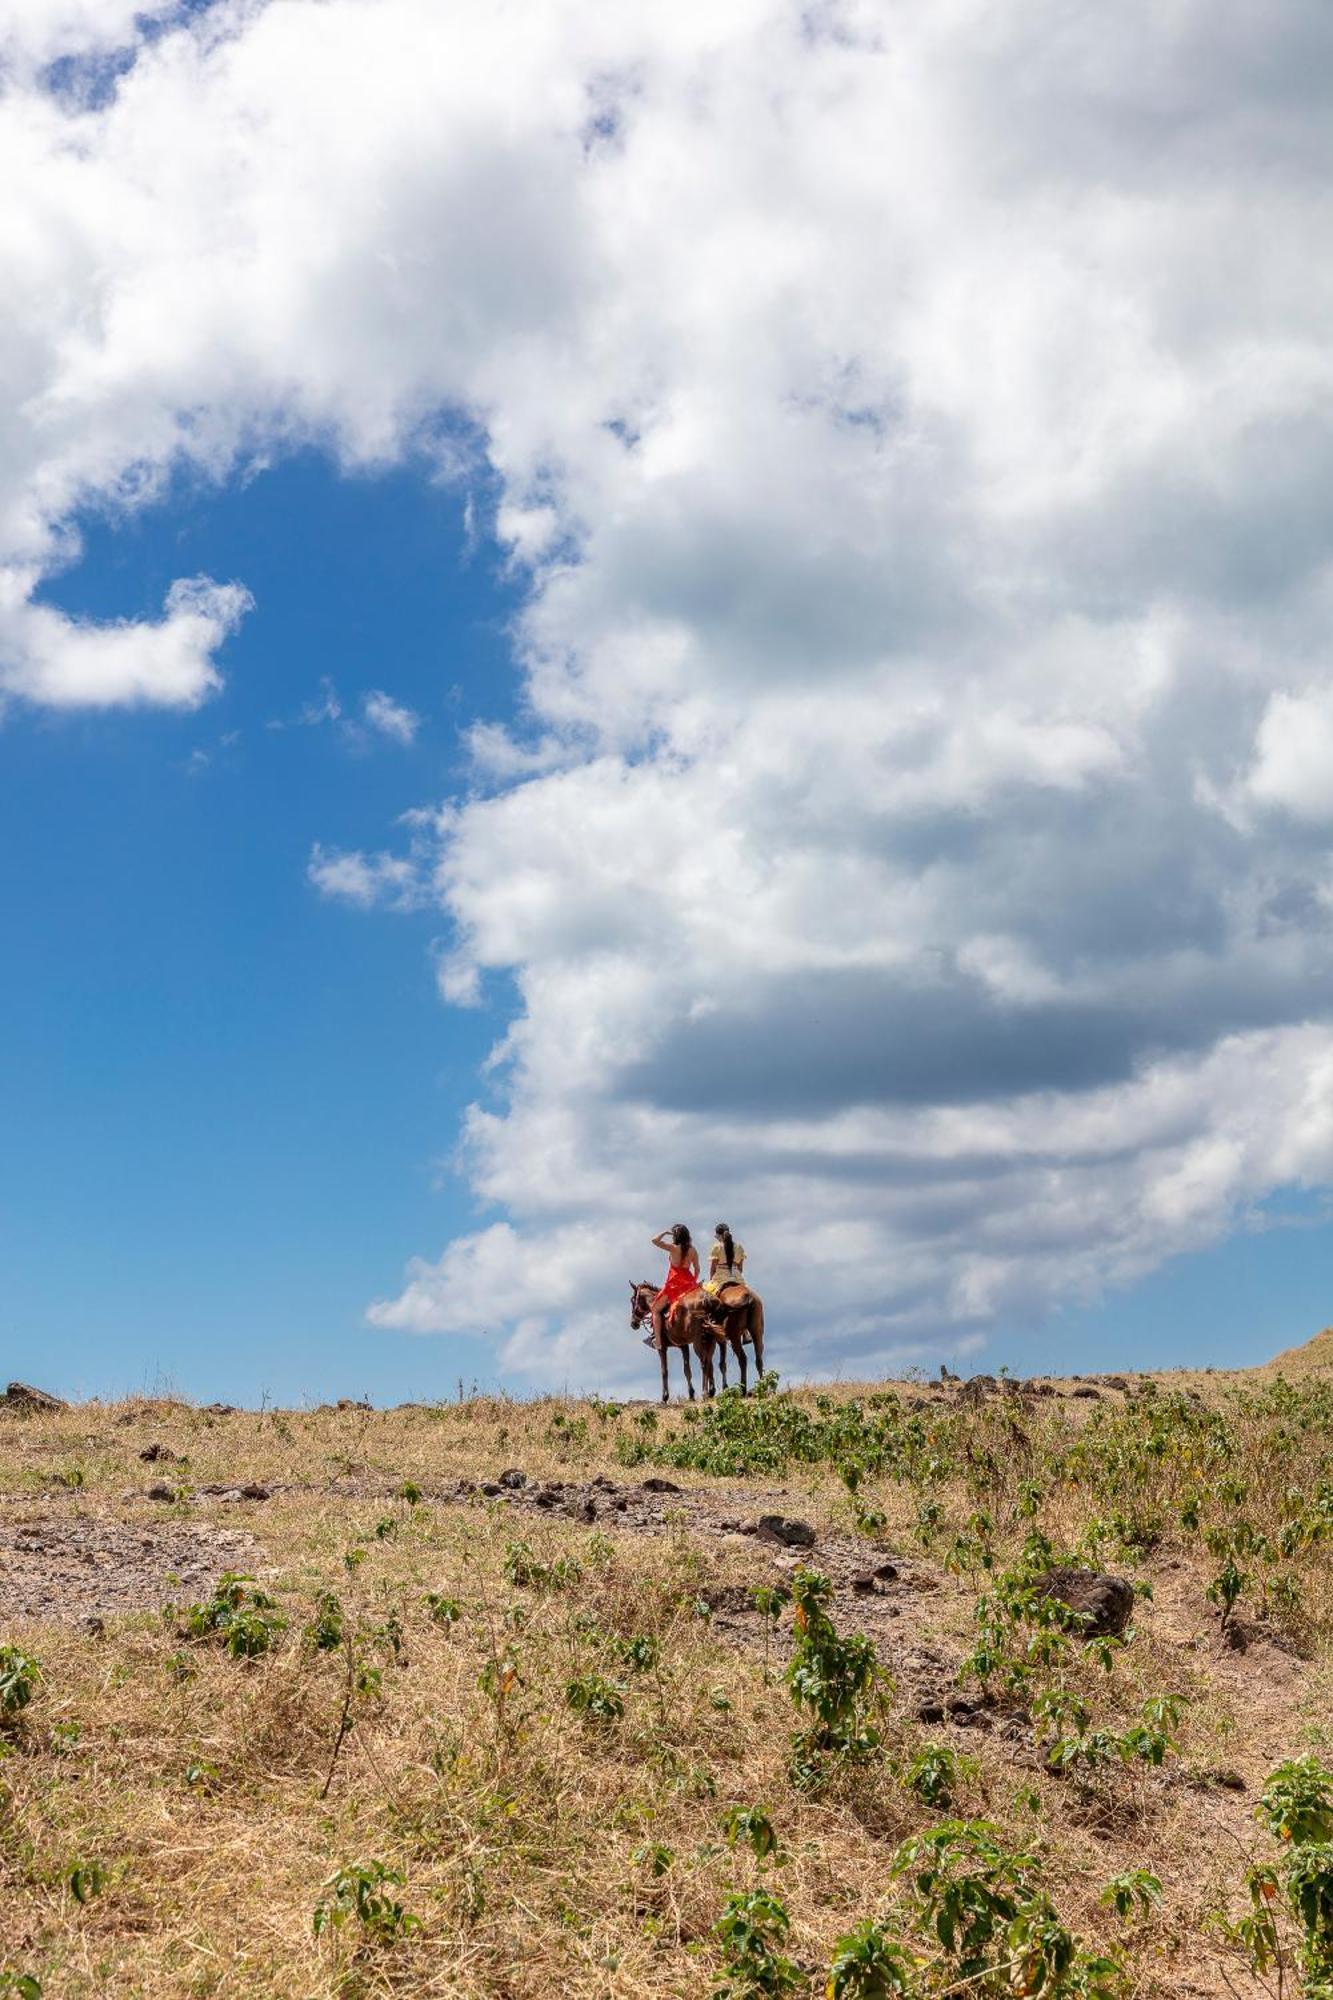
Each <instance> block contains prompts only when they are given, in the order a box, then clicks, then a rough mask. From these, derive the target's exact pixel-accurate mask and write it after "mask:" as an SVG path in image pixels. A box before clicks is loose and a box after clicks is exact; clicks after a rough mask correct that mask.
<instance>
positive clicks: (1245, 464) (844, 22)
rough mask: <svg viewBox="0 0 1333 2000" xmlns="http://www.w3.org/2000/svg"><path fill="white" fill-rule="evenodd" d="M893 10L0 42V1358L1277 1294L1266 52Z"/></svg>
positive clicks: (887, 1333) (1312, 1105) (298, 1368)
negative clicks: (735, 1272)
mask: <svg viewBox="0 0 1333 2000" xmlns="http://www.w3.org/2000/svg"><path fill="white" fill-rule="evenodd" d="M890 12H891V15H892V22H893V33H892V34H891V35H886V34H885V33H884V32H882V30H883V18H882V17H883V13H884V10H883V9H882V8H879V7H877V6H874V5H868V4H866V0H834V4H831V5H829V6H827V7H821V8H819V9H816V10H813V11H812V10H810V9H808V8H804V7H793V6H792V5H790V4H789V0H730V4H727V5H724V6H721V7H719V6H717V5H715V4H708V5H705V4H704V0H681V4H680V5H679V6H677V7H674V8H671V9H656V10H652V9H648V10H644V9H625V8H619V9H617V8H608V7H606V6H604V5H601V4H599V0H514V4H513V5H512V6H509V7H505V8H503V9H497V8H494V7H492V6H488V5H486V4H483V0H461V4H459V5H458V6H451V7H449V8H441V7H440V6H439V5H438V4H437V0H282V4H277V0H255V4H247V5H246V6H243V7H233V6H230V5H226V4H221V3H220V4H216V5H212V6H198V5H192V4H191V5H180V4H177V0H161V3H160V4H151V5H149V6H148V7H147V8H145V7H144V5H143V4H142V0H61V5H60V6H59V7H58V8H56V7H51V6H48V5H46V4H45V0H33V4H28V5H26V6H23V7H20V8H19V9H17V10H13V9H11V10H10V15H9V17H7V19H6V21H5V22H4V23H3V24H0V114H3V115H0V169H3V172H4V176H5V183H6V187H7V190H8V199H7V201H6V204H5V206H4V211H3V214H0V296H3V297H4V298H5V300H6V302H7V309H6V312H5V314H4V315H3V316H0V815H3V826H0V840H2V842H3V845H0V852H2V853H3V854H4V856H5V861H6V866H5V867H4V869H3V870H2V871H0V920H2V921H3V925H4V929H3V933H0V934H2V935H3V937H4V940H5V946H6V953H5V963H4V973H5V977H4V980H3V982H0V1373H2V1372H3V1370H4V1368H5V1367H8V1368H9V1369H10V1371H11V1372H13V1373H15V1374H19V1375H26V1376H35V1377H38V1378H39V1379H42V1380H45V1381H47V1382H49V1383H50V1384H51V1386H53V1387H55V1388H58V1389H63V1390H67V1391H75V1392H78V1391H94V1390H98V1391H102V1390H105V1391H117V1390H122V1389H126V1388H134V1387H142V1386H145V1385H152V1384H153V1383H155V1382H160V1381H170V1382H173V1383H175V1384H177V1385H178V1386H179V1387H181V1388H182V1389H184V1390H187V1391H188V1392H190V1393H193V1394H198V1395H202V1396H219V1395H220V1396H224V1397H227V1398H229V1399H231V1400H239V1399H245V1400H252V1399H255V1398H257V1397H258V1396H260V1395H261V1394H265V1393H267V1394H268V1395H270V1396H271V1397H276V1398H278V1399H280V1400H284V1401H299V1400H301V1399H303V1398H319V1397H322V1396H326V1395H331V1394H335V1393H344V1392H356V1393H360V1392H363V1391H368V1392H369V1393H370V1394H371V1395H372V1396H374V1397H375V1399H376V1400H378V1401H391V1400H394V1399H396V1398H400V1397H404V1396H417V1395H428V1394H433V1393H437V1392H441V1391H448V1390H452V1389H453V1388H454V1387H455V1385H456V1383H457V1381H458V1379H459V1377H460V1376H462V1377H463V1378H464V1379H465V1380H466V1381H471V1380H472V1379H474V1378H475V1379H477V1380H479V1381H499V1382H502V1383H504V1384H505V1385H506V1386H508V1387H511V1388H513V1389H515V1390H517V1391H528V1390H534V1389H543V1388H563V1387H566V1386H568V1387H570V1388H572V1389H606V1390H614V1391H618V1392H635V1391H640V1392H641V1391H642V1390H643V1389H644V1388H645V1387H649V1388H651V1386H652V1385H651V1381H650V1380H649V1377H650V1375H651V1364H649V1366H648V1367H647V1368H645V1355H644V1352H643V1349H642V1348H641V1347H640V1346H639V1345H638V1343H637V1342H635V1341H634V1340H633V1339H632V1338H631V1336H630V1335H629V1332H628V1329H627V1327H626V1325H625V1318H626V1313H625V1297H626V1295H625V1291H624V1285H625V1280H626V1278H627V1277H631V1276H632V1277H635V1278H638V1277H641V1276H644V1275H646V1274H647V1273H648V1272H649V1271H650V1270H651V1269H652V1268H653V1267H654V1264H655V1261H656V1253H654V1252H652V1251H650V1249H649V1244H648V1239H649V1237H650V1236H651V1235H652V1234H653V1233H655V1232H656V1231H657V1230H659V1229H662V1228H663V1227H665V1226H666V1225H667V1224H669V1223H671V1222H674V1221H675V1220H677V1219H680V1218H682V1217H683V1218H685V1219H686V1220H688V1221H689V1222H691V1223H692V1224H693V1225H694V1227H695V1228H696V1230H697V1231H699V1232H701V1233H705V1234H706V1233H707V1231H708V1230H709V1229H710V1228H711V1226H712V1224H713V1222H714V1221H715V1220H716V1219H718V1218H719V1217H725V1218H726V1219H727V1220H728V1221H729V1222H731V1224H732V1225H733V1226H734V1227H735V1228H736V1230H737V1231H738V1233H739V1234H740V1235H741V1237H742V1240H743V1241H744V1242H745V1243H746V1245H747V1248H748V1250H749V1252H750V1259H751V1266H750V1268H751V1271H752V1274H753V1276H754V1278H755V1281H756V1283H757V1284H758V1285H759V1287H760V1289H761V1290H763V1291H764V1292H765V1294H766V1302H767V1309H768V1324H769V1329H770V1335H771V1340H770V1347H771V1358H772V1360H773V1361H774V1363H775V1365H777V1367H778V1368H779V1369H780V1370H781V1371H782V1372H783V1373H784V1374H786V1375H788V1376H796V1377H800V1376H803V1375H811V1374H840V1375H843V1376H846V1377H853V1376H864V1375H869V1374H874V1373H877V1372H884V1371H890V1372H893V1371H902V1370H904V1369H906V1368H909V1367H921V1368H925V1369H928V1370H931V1371H933V1370H934V1369H936V1368H937V1367H938V1366H939V1365H940V1363H941V1362H947V1363H948V1364H949V1365H950V1366H952V1367H955V1368H974V1367H992V1368H993V1367H998V1366H999V1365H1001V1364H1002V1363H1007V1364H1008V1365H1009V1366H1011V1367H1014V1368H1017V1369H1024V1370H1028V1369H1033V1368H1037V1367H1047V1366H1057V1365H1058V1366H1062V1367H1066V1368H1071V1369H1095V1368H1099V1367H1114V1366H1130V1365H1134V1364H1136V1363H1146V1362H1156V1363H1162V1364H1166V1363H1170V1362H1182V1363H1193V1364H1205V1365H1206V1364H1207V1363H1210V1362H1211V1363H1213V1364H1215V1365H1222V1364H1225V1363H1228V1362H1236V1361H1243V1360H1258V1359H1261V1358H1263V1357H1264V1356H1265V1355H1266V1354H1268V1353H1270V1352H1272V1351H1274V1350H1275V1349H1277V1348H1280V1347H1283V1346H1286V1345H1289V1344H1292V1343H1295V1342H1297V1341H1299V1340H1300V1339H1302V1338H1303V1337H1306V1336H1308V1335H1309V1334H1310V1333H1312V1332H1314V1331H1315V1330H1316V1329H1317V1328H1318V1327H1319V1326H1320V1325H1321V1324H1322V1323H1323V1322H1324V1320H1325V1319H1327V1318H1330V1317H1333V1314H1330V1311H1329V1305H1328V1302H1327V1299H1326V1291H1325V1272H1326V1270H1327V1268H1328V1265H1329V1250H1330V1240H1329V1236H1330V1232H1329V1224H1328V1222H1327V1221H1326V1219H1325V1218H1326V1213H1327V1199H1328V1191H1329V1189H1330V1187H1331V1186H1333V1001H1331V1000H1330V995H1333V663H1331V662H1330V658H1329V652H1328V642H1327V633H1328V629H1329V614H1330V606H1333V537H1331V536H1330V530H1329V521H1330V519H1333V514H1331V513H1330V509H1329V506H1328V495H1329V492H1330V483H1331V481H1333V419H1331V418H1330V412H1333V393H1331V392H1333V374H1331V373H1330V362H1329V356H1330V354H1331V353H1333V342H1331V341H1330V338H1329V332H1330V325H1333V279H1331V278H1330V277H1329V275H1328V273H1329V269H1330V267H1329V263H1328V259H1327V256H1326V254H1325V250H1326V235H1327V192H1326V191H1327V185H1328V178H1329V174H1330V172H1333V142H1331V141H1330V135H1329V129H1328V124H1327V119H1326V116H1325V108H1324V104H1323V101H1322V99H1321V97H1320V95H1319V93H1318V92H1317V91H1316V92H1312V91H1311V89H1310V87H1309V79H1310V78H1311V77H1312V76H1322V75H1324V74H1327V70H1328V64H1329V62H1330V60H1333V24H1331V23H1330V17H1329V14H1328V10H1327V8H1326V6H1324V5H1322V4H1320V0H1291V4H1290V5H1288V6H1286V7H1284V8H1283V9H1282V10H1281V19H1280V20H1279V21H1275V19H1274V16H1273V13H1272V10H1271V9H1270V8H1268V7H1266V6H1264V5H1263V4H1262V0H1237V4H1236V5H1235V6H1232V7H1230V8H1228V9H1227V10H1226V12H1225V18H1219V16H1218V13H1217V10H1216V8H1211V7H1209V6H1208V5H1207V4H1206V0H1182V4H1180V5H1179V6H1176V7H1174V8H1173V9H1171V10H1170V14H1169V18H1168V17H1167V16H1166V15H1164V14H1163V13H1162V10H1160V9H1156V10H1154V9H1151V8H1148V7H1146V6H1144V7H1139V8H1132V9H1130V10H1128V12H1126V11H1125V10H1117V11H1115V12H1110V11H1108V10H1106V9H1104V8H1103V9H1099V8H1095V7H1093V6H1091V5H1087V6H1083V5H1075V6H1073V7H1071V6H1070V5H1069V4H1068V0H1015V4H1014V5H1013V6H1012V7H1009V8H1006V9H1004V10H1002V11H1001V12H998V13H997V12H996V11H995V10H993V9H992V10H986V9H983V8H980V7H973V6H972V5H971V4H970V0H963V4H961V5H959V6H957V7H949V8H926V7H913V6H909V5H904V6H895V7H893V8H892V9H891V10H890ZM983 15H984V20H983V19H982V16H983Z"/></svg>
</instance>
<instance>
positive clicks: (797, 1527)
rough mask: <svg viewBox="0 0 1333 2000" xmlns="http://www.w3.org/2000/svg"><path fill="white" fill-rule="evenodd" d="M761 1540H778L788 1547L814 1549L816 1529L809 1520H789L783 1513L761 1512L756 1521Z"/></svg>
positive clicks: (757, 1532)
mask: <svg viewBox="0 0 1333 2000" xmlns="http://www.w3.org/2000/svg"><path fill="white" fill-rule="evenodd" d="M754 1531H755V1533H756V1534H757V1535H758V1537H759V1539H760V1541H761V1542H777V1543H779V1544H780V1545H781V1546H782V1547H783V1548H788V1549H812V1548H813V1547H814V1545H815V1531H814V1529H813V1528H812V1527H811V1526H810V1523H809V1522H808V1521H795V1520H790V1521H789V1520H788V1519H787V1518H786V1516H785V1515H782V1514H761V1515H760V1516H759V1519H758V1520H757V1521H756V1523H755V1530H754Z"/></svg>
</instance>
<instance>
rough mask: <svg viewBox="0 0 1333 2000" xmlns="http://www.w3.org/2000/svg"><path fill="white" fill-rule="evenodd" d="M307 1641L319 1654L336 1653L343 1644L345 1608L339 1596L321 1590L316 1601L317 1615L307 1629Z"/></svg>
mask: <svg viewBox="0 0 1333 2000" xmlns="http://www.w3.org/2000/svg"><path fill="white" fill-rule="evenodd" d="M305 1641H306V1644H307V1645H308V1646H312V1647H313V1648H314V1650H315V1651H316V1652H317V1653H332V1652H336V1651H337V1649H338V1647H339V1646H341V1644H342V1642H343V1608H342V1604H341V1601H340V1600H339V1598H338V1596H337V1594H336V1593H335V1592H334V1591H332V1590H321V1591H320V1593H319V1596H318V1597H317V1598H316V1599H315V1615H314V1617H313V1618H312V1619H311V1621H310V1623H309V1624H308V1625H307V1626H306V1628H305Z"/></svg>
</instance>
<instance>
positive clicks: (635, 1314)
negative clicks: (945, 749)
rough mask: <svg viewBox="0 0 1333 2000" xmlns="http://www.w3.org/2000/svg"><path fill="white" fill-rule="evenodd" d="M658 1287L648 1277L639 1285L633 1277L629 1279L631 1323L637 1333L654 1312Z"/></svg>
mask: <svg viewBox="0 0 1333 2000" xmlns="http://www.w3.org/2000/svg"><path fill="white" fill-rule="evenodd" d="M656 1289H657V1288H656V1286H654V1285H652V1284H650V1283H649V1282H648V1280H647V1279H646V1278H645V1279H643V1280H642V1281H641V1282H640V1283H639V1284H637V1285H636V1284H635V1282H634V1280H633V1278H631V1279H630V1281H629V1323H630V1326H631V1328H632V1329H633V1331H634V1332H635V1333H637V1332H638V1330H639V1328H640V1327H641V1326H642V1325H643V1323H644V1321H645V1320H646V1319H647V1318H648V1317H649V1316H650V1315H651V1313H652V1309H653V1299H654V1297H655V1295H656Z"/></svg>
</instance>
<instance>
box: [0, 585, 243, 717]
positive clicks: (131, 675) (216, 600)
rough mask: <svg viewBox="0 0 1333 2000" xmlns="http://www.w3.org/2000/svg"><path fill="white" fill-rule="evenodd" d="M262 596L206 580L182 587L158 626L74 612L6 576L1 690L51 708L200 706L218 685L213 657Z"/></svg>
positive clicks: (0, 605) (0, 623)
mask: <svg viewBox="0 0 1333 2000" xmlns="http://www.w3.org/2000/svg"><path fill="white" fill-rule="evenodd" d="M252 602H253V600H252V599H251V597H250V594H249V592H248V591H246V590H244V589H243V588H242V587H241V586H240V585H239V584H234V583H232V584H218V583H214V582H213V581H212V580H211V578H209V577H206V576H198V577H191V578H189V579H183V580H181V581H179V582H177V583H173V584H172V586H171V589H170V590H169V591H168V593H167V601H166V605H165V608H164V612H163V616H162V618H161V619H160V620H159V621H158V623H157V624H154V625H147V624H132V623H130V622H129V621H126V622H124V623H118V624H114V625H93V624H89V623H86V622H84V621H82V620H79V619H74V618H67V617H66V616H65V615H64V614H63V613H62V612H59V611H56V610H54V609H52V607H51V606H49V605H45V604H32V603H29V602H27V601H25V600H24V598H23V597H22V596H20V595H19V593H18V592H5V591H4V590H3V579H0V690H5V691H8V692H9V693H10V694H14V695H20V696H22V697H24V698H25V699H27V700H29V701H33V702H40V703H42V704H43V705H45V706H46V707H48V708H111V707H116V706H128V705H143V706H153V707H160V708H197V707H198V705H199V703H200V702H201V701H203V700H204V699H205V697H206V696H208V695H209V694H211V693H212V691H213V690H214V688H215V687H216V686H217V685H218V675H217V670H216V668H215V666H214V664H213V655H214V653H215V652H216V651H217V649H218V647H219V646H220V645H221V644H222V641H223V640H224V639H225V638H226V637H227V635H228V634H229V633H230V632H233V631H234V630H235V628H236V627H237V625H239V623H240V621H241V619H242V618H243V617H244V615H245V613H246V612H247V611H249V610H250V609H251V608H252Z"/></svg>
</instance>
